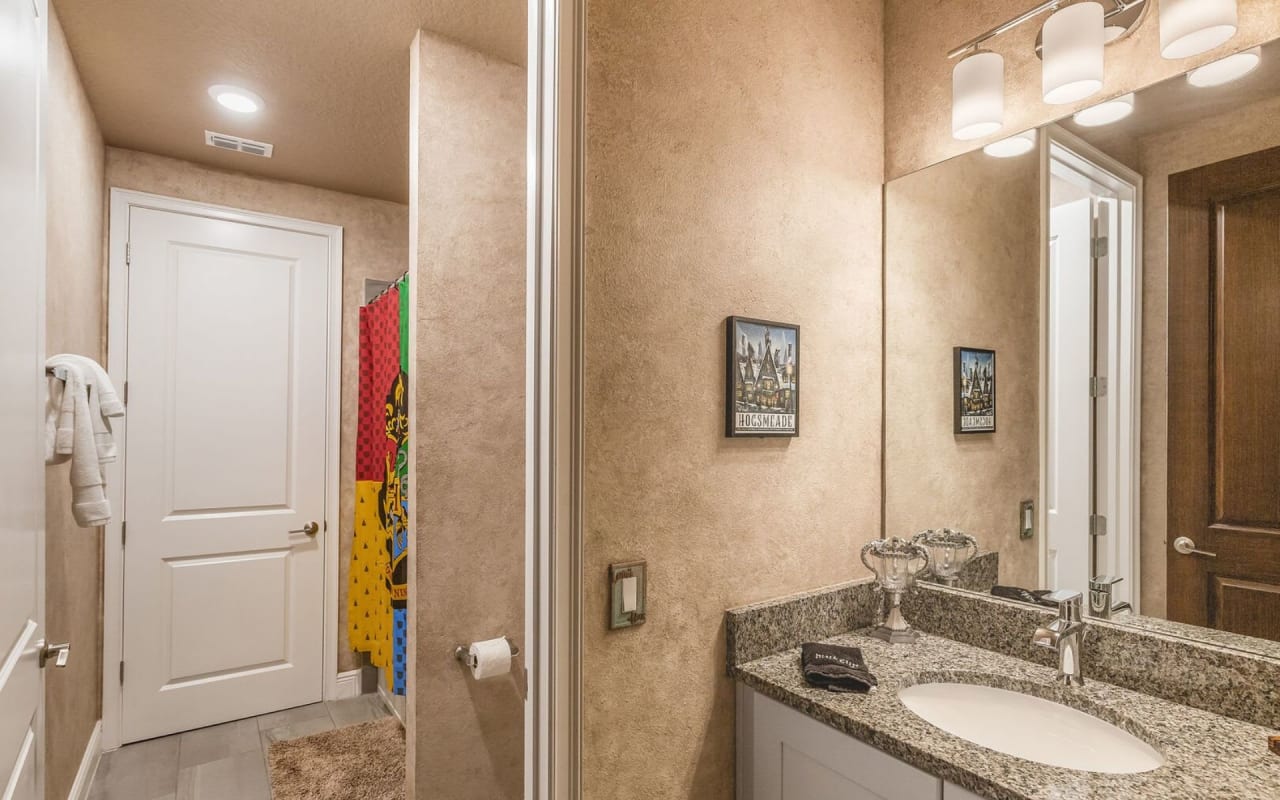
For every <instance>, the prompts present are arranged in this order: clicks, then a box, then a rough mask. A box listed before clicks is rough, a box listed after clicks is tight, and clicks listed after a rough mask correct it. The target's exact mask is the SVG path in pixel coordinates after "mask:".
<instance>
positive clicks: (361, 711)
mask: <svg viewBox="0 0 1280 800" xmlns="http://www.w3.org/2000/svg"><path fill="white" fill-rule="evenodd" d="M388 713H389V712H388V711H387V709H386V706H384V705H383V703H382V700H381V699H380V698H379V697H378V695H376V694H367V695H363V696H361V697H353V698H350V699H347V700H337V701H334V702H331V703H315V704H313V705H309V706H300V707H298V708H291V709H288V710H286V711H277V712H274V713H272V714H264V715H262V716H261V717H253V718H250V719H242V720H237V721H236V722H228V723H225V724H223V725H214V726H212V727H209V728H200V729H199V730H194V731H187V732H186V733H176V734H174V735H173V736H165V737H164V738H161V739H151V740H150V741H146V742H137V743H136V744H130V745H125V746H124V747H122V748H120V749H119V750H116V751H115V752H113V753H105V754H104V755H103V756H102V763H101V764H100V765H99V766H98V774H97V776H96V777H95V778H94V781H93V789H92V791H91V792H90V794H89V798H90V800H271V787H270V784H269V782H268V780H267V761H266V753H267V747H268V746H269V745H270V744H271V743H272V742H279V741H283V740H285V739H297V738H299V737H302V736H310V735H311V734H313V733H320V732H321V731H327V730H332V729H334V728H342V727H346V726H347V725H356V724H358V723H361V722H369V721H370V720H375V719H381V718H382V717H385V716H387V715H388Z"/></svg>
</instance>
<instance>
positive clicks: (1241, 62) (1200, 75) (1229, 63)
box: [1187, 47, 1262, 88]
mask: <svg viewBox="0 0 1280 800" xmlns="http://www.w3.org/2000/svg"><path fill="white" fill-rule="evenodd" d="M1261 61H1262V48H1261V47H1255V48H1253V49H1252V50H1245V51H1244V52H1242V53H1236V54H1235V55H1231V56H1227V57H1226V58H1220V59H1218V60H1217V61H1214V62H1213V63H1212V64H1205V65H1204V66H1203V67H1197V68H1196V69H1193V70H1191V71H1190V72H1188V73H1187V83H1189V84H1191V85H1192V86H1199V87H1201V88H1204V87H1206V86H1221V85H1222V84H1224V83H1231V82H1232V81H1234V80H1238V79H1240V78H1243V77H1244V76H1245V75H1248V74H1249V73H1250V72H1253V71H1254V70H1255V69H1257V68H1258V64H1259V63H1260V62H1261Z"/></svg>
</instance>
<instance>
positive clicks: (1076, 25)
mask: <svg viewBox="0 0 1280 800" xmlns="http://www.w3.org/2000/svg"><path fill="white" fill-rule="evenodd" d="M1102 28H1103V10H1102V4H1101V3H1094V2H1084V3H1075V4H1074V5H1069V6H1067V7H1065V8H1062V9H1059V10H1058V11H1055V12H1054V13H1053V15H1052V16H1050V17H1049V19H1048V20H1046V21H1045V23H1044V29H1043V31H1042V32H1041V33H1042V36H1043V39H1044V69H1043V89H1044V101H1045V102H1046V103H1049V104H1050V105H1062V104H1064V103H1074V102H1076V101H1078V100H1083V99H1084V98H1086V97H1088V96H1089V95H1091V94H1093V93H1094V92H1096V91H1098V90H1099V89H1101V88H1102V48H1103V47H1104V46H1105V45H1106V36H1105V34H1104V33H1103V31H1102Z"/></svg>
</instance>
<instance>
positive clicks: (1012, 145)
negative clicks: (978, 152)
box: [982, 128, 1036, 158]
mask: <svg viewBox="0 0 1280 800" xmlns="http://www.w3.org/2000/svg"><path fill="white" fill-rule="evenodd" d="M1035 146H1036V131H1035V128H1032V129H1031V130H1029V131H1023V132H1022V133H1019V134H1016V135H1014V136H1010V137H1009V138H1007V139H1001V140H1000V141H998V142H992V143H991V144H989V145H987V146H986V147H984V148H982V152H984V153H986V154H987V155H989V156H991V157H992V158H1013V157H1014V156H1020V155H1022V154H1024V153H1030V152H1031V151H1032V150H1034V149H1035Z"/></svg>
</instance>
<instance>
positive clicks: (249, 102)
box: [209, 83, 262, 114]
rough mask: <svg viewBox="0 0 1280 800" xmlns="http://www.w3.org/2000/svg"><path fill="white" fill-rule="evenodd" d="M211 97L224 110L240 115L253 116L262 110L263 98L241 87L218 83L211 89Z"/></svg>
mask: <svg viewBox="0 0 1280 800" xmlns="http://www.w3.org/2000/svg"><path fill="white" fill-rule="evenodd" d="M209 96H210V97H212V98H213V99H214V100H217V101H218V104H219V105H221V106H222V107H223V108H229V109H231V110H232V111H235V112H237V113H240V114H252V113H254V112H255V111H259V110H261V109H262V98H261V97H259V96H258V95H256V94H254V93H253V92H251V91H249V90H248V89H241V88H240V87H239V86H231V85H229V84H225V83H217V84H214V85H213V86H210V87H209Z"/></svg>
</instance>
